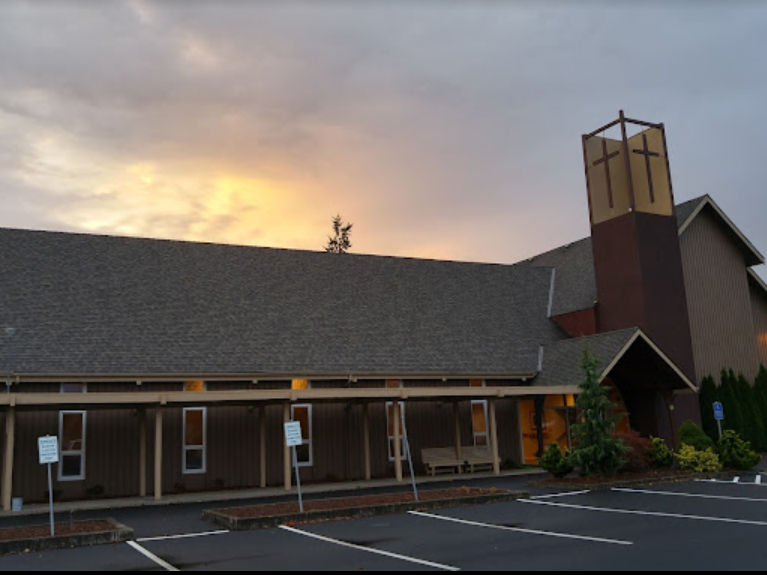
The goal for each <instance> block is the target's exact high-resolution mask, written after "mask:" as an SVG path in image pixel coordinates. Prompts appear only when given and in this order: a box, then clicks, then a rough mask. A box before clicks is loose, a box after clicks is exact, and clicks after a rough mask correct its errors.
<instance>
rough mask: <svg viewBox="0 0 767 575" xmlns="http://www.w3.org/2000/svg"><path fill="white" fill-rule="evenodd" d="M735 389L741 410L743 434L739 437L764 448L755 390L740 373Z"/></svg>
mask: <svg viewBox="0 0 767 575" xmlns="http://www.w3.org/2000/svg"><path fill="white" fill-rule="evenodd" d="M736 390H737V393H738V401H739V402H740V408H741V411H742V412H743V430H744V435H742V436H741V437H742V438H743V439H745V440H746V441H748V442H750V443H751V445H752V446H754V447H755V448H756V449H759V450H761V449H763V448H764V447H763V445H762V440H763V438H764V422H763V421H762V418H761V417H760V416H759V407H758V404H757V402H756V392H755V391H754V389H753V388H752V387H751V384H750V383H748V380H747V379H746V378H745V376H744V375H743V374H742V373H741V374H740V375H739V376H738V385H737V387H736Z"/></svg>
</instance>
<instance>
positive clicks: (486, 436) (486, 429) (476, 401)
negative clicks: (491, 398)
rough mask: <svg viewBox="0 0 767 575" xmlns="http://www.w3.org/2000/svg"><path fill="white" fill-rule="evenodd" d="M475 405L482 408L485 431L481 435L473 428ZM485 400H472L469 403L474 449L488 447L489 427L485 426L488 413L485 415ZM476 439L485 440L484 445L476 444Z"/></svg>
mask: <svg viewBox="0 0 767 575" xmlns="http://www.w3.org/2000/svg"><path fill="white" fill-rule="evenodd" d="M475 405H481V406H482V407H483V411H484V416H485V431H484V432H482V433H477V431H476V430H475V427H474V406H475ZM487 407H488V405H487V400H486V399H474V400H472V402H471V434H472V437H473V438H474V447H490V430H489V426H488V424H487V422H488V413H487ZM478 437H484V438H485V444H484V445H480V444H478V443H477V438H478Z"/></svg>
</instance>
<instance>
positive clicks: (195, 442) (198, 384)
mask: <svg viewBox="0 0 767 575" xmlns="http://www.w3.org/2000/svg"><path fill="white" fill-rule="evenodd" d="M184 391H185V392H186V393H203V392H205V382H204V381H186V382H184ZM207 423H208V410H207V408H205V407H187V408H185V409H184V421H183V425H184V429H183V434H184V448H183V454H182V456H183V458H184V459H183V464H184V467H183V474H184V475H203V474H204V473H205V472H206V470H207V450H206V446H207V438H208V437H207V436H208V433H207V429H208V426H207Z"/></svg>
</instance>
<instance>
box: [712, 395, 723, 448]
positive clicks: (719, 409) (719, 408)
mask: <svg viewBox="0 0 767 575" xmlns="http://www.w3.org/2000/svg"><path fill="white" fill-rule="evenodd" d="M714 418H715V419H716V424H717V426H718V427H719V439H722V422H723V421H724V405H722V404H721V403H720V402H719V401H717V402H716V403H715V404H714Z"/></svg>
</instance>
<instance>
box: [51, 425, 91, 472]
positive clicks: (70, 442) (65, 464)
mask: <svg viewBox="0 0 767 575" xmlns="http://www.w3.org/2000/svg"><path fill="white" fill-rule="evenodd" d="M87 416H88V414H87V413H86V412H84V411H60V412H59V465H58V478H59V481H84V480H85V426H86V420H87Z"/></svg>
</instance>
